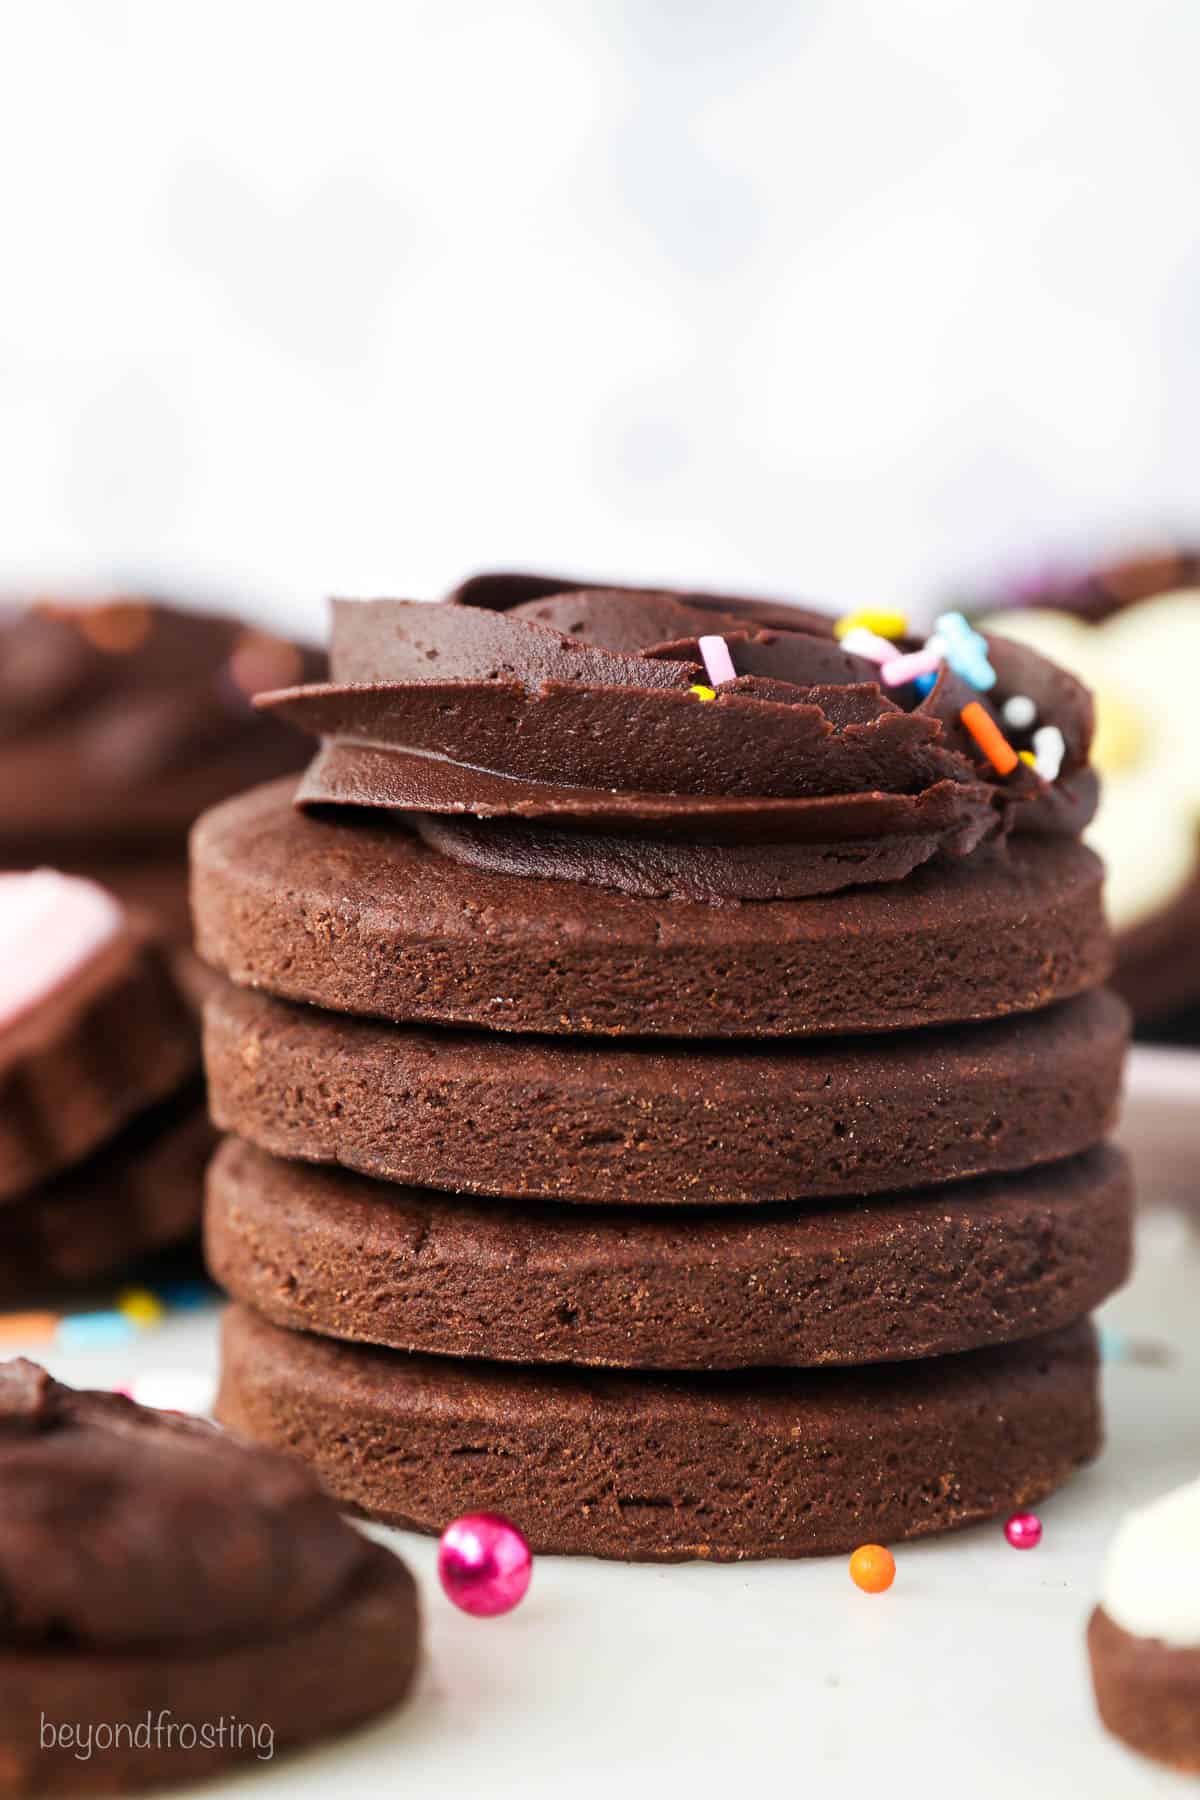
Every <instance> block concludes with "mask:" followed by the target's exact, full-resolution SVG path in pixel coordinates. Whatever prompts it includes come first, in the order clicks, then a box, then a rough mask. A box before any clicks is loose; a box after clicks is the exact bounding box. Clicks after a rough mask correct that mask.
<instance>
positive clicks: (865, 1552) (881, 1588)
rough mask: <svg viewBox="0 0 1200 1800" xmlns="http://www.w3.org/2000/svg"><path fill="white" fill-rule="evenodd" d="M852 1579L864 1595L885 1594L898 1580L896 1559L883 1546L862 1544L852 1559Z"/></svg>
mask: <svg viewBox="0 0 1200 1800" xmlns="http://www.w3.org/2000/svg"><path fill="white" fill-rule="evenodd" d="M850 1579H851V1581H852V1582H853V1583H854V1585H855V1587H857V1588H861V1589H862V1591H863V1593H864V1594H885V1593H886V1592H887V1590H888V1589H889V1588H890V1587H891V1585H892V1583H893V1581H895V1579H896V1559H895V1557H894V1556H893V1555H892V1553H891V1551H890V1550H885V1549H884V1547H883V1545H882V1544H860V1545H859V1547H858V1549H857V1550H856V1551H855V1552H854V1555H853V1556H852V1557H851V1558H850Z"/></svg>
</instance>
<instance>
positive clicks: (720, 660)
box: [697, 637, 737, 687]
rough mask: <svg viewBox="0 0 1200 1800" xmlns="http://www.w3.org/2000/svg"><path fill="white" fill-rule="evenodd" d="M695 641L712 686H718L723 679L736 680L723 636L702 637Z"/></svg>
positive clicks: (735, 672)
mask: <svg viewBox="0 0 1200 1800" xmlns="http://www.w3.org/2000/svg"><path fill="white" fill-rule="evenodd" d="M697 642H698V644H699V646H700V654H701V656H702V657H703V658H704V667H705V669H706V670H707V671H708V679H709V680H710V681H711V682H712V684H713V686H714V687H720V685H721V683H722V682H723V681H736V680H737V670H736V669H735V668H734V666H733V658H732V656H730V654H729V645H728V644H727V643H726V642H725V639H724V638H723V637H702V638H698V639H697Z"/></svg>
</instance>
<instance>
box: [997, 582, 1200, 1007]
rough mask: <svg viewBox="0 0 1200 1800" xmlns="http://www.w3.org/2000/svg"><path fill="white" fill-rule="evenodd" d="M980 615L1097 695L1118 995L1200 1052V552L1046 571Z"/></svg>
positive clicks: (1097, 844) (1100, 840)
mask: <svg viewBox="0 0 1200 1800" xmlns="http://www.w3.org/2000/svg"><path fill="white" fill-rule="evenodd" d="M973 610H974V612H975V614H976V616H977V618H978V619H979V620H981V621H982V623H983V625H984V627H985V629H987V630H989V631H996V632H1001V633H1003V635H1004V636H1006V637H1009V638H1014V639H1016V640H1018V641H1019V642H1021V643H1023V644H1028V645H1031V646H1032V647H1033V648H1034V649H1036V650H1039V651H1040V652H1041V653H1042V654H1043V655H1045V656H1048V657H1050V658H1051V659H1052V660H1053V661H1055V662H1057V663H1061V664H1062V665H1064V666H1065V667H1066V668H1068V669H1070V670H1071V671H1072V672H1073V673H1074V674H1076V675H1078V676H1079V677H1080V678H1081V679H1082V680H1083V681H1085V682H1086V683H1087V684H1088V686H1089V687H1090V688H1091V689H1092V692H1093V694H1094V695H1095V700H1096V737H1095V741H1094V743H1093V746H1092V760H1093V763H1094V764H1095V766H1096V767H1097V768H1098V769H1099V771H1100V776H1101V783H1102V791H1101V797H1100V809H1099V812H1098V813H1097V815H1096V818H1095V820H1094V821H1093V823H1092V825H1091V826H1090V827H1089V828H1088V831H1087V833H1086V837H1087V841H1088V842H1089V843H1090V844H1091V845H1092V847H1093V849H1095V850H1098V851H1099V852H1100V854H1101V855H1102V856H1103V857H1104V860H1105V862H1106V863H1107V865H1108V882H1107V889H1106V892H1107V900H1108V907H1109V912H1110V915H1111V918H1112V922H1113V925H1114V928H1115V930H1116V933H1117V971H1116V976H1115V978H1114V985H1115V986H1116V987H1117V988H1118V989H1119V990H1120V992H1121V993H1122V994H1123V995H1124V996H1125V998H1126V999H1127V1000H1128V1001H1129V1003H1130V1005H1131V1006H1132V1007H1133V1010H1134V1013H1135V1015H1136V1018H1137V1021H1138V1024H1139V1026H1140V1027H1142V1028H1143V1030H1144V1035H1147V1036H1151V1037H1169V1038H1179V1039H1181V1040H1184V1041H1189V1040H1190V1041H1200V706H1198V705H1197V699H1196V681H1195V669H1196V667H1197V665H1198V659H1200V554H1197V553H1196V552H1191V551H1179V552H1160V551H1155V552H1154V553H1152V554H1151V553H1147V554H1146V555H1144V556H1141V557H1131V558H1129V559H1127V560H1125V561H1122V562H1116V563H1112V564H1110V565H1107V566H1104V567H1098V568H1096V569H1093V570H1090V571H1087V572H1084V573H1079V572H1075V573H1060V574H1053V573H1047V574H1044V575H1042V576H1039V577H1038V578H1037V579H1036V580H1032V581H1028V582H1022V583H1014V584H1013V585H1012V586H1011V587H1010V588H1008V589H1006V590H1002V591H1001V592H999V593H997V594H996V595H994V596H992V597H991V598H990V600H989V601H988V602H987V603H986V604H984V603H980V602H977V603H976V605H975V607H974V608H973Z"/></svg>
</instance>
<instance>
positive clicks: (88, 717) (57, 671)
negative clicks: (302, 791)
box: [0, 597, 324, 860]
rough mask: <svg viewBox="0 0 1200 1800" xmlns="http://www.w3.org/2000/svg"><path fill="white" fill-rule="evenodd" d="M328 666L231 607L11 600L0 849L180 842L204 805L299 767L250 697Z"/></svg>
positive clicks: (3, 638) (1, 695)
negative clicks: (226, 613) (14, 603)
mask: <svg viewBox="0 0 1200 1800" xmlns="http://www.w3.org/2000/svg"><path fill="white" fill-rule="evenodd" d="M323 668H324V658H323V657H321V656H319V655H318V654H317V653H316V652H314V651H310V650H306V649H303V648H301V647H299V646H297V645H295V644H289V643H286V642H284V641H283V640H281V639H279V638H275V637H272V636H270V635H269V634H268V633H266V632H262V631H257V630H254V629H253V628H251V627H250V626H248V625H245V624H244V623H242V622H241V621H239V620H237V619H230V618H222V617H219V616H218V615H216V614H204V613H193V612H186V611H183V610H181V609H179V608H175V607H171V606H165V605H162V604H160V603H159V602H157V601H155V600H151V599H146V598H141V597H134V598H128V599H124V598H123V599H118V600H114V601H110V602H107V603H101V604H91V605H73V604H70V603H67V602H53V601H39V602H35V603H33V604H31V605H28V606H24V607H20V606H18V607H10V608H8V609H7V610H6V616H5V618H4V619H3V621H2V622H0V717H2V719H3V726H2V728H0V846H4V847H5V848H6V851H7V849H9V848H11V849H13V850H15V851H16V852H17V854H18V855H20V854H21V851H22V847H23V846H24V845H26V844H28V843H30V842H33V843H37V844H41V845H53V846H56V847H58V848H59V849H61V847H62V846H63V845H64V844H65V843H69V844H74V845H77V846H79V847H81V848H82V849H83V851H84V853H85V854H89V853H90V854H95V853H96V846H97V845H98V844H100V843H105V844H109V845H115V844H131V843H145V842H147V841H148V840H149V841H152V842H160V841H161V840H162V839H163V838H168V837H169V838H173V839H174V841H175V842H176V844H181V843H182V842H183V840H184V838H185V836H186V833H187V830H188V827H189V825H190V824H191V822H192V820H193V819H194V818H195V817H196V815H197V813H199V812H201V811H202V810H203V809H204V808H205V807H206V806H211V805H214V804H215V803H216V802H217V801H218V800H221V799H223V798H224V797H225V795H227V794H230V793H235V792H237V790H238V789H239V788H242V787H245V786H247V785H248V784H250V783H251V782H254V781H265V780H269V779H270V778H271V777H272V776H275V775H282V774H285V773H286V772H287V771H288V770H289V769H294V768H297V767H299V765H300V764H301V763H302V761H303V754H302V752H303V744H302V742H301V740H300V739H298V738H297V737H296V736H295V734H293V733H291V732H287V731H285V730H283V729H282V728H281V727H280V726H279V725H278V724H277V723H276V722H275V721H273V720H271V719H269V718H266V717H264V716H263V715H262V714H261V713H256V712H255V711H254V708H253V705H252V700H253V696H254V695H255V694H256V693H257V692H259V691H260V690H261V689H263V688H269V687H278V686H279V685H280V684H281V683H286V682H288V681H313V680H317V679H318V678H319V677H320V675H321V673H322V671H323ZM53 860H59V857H57V856H56V857H55V858H54V859H53Z"/></svg>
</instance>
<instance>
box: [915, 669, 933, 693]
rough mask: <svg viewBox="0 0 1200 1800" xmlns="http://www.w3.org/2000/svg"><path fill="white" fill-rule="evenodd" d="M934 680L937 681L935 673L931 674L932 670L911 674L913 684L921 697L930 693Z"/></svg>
mask: <svg viewBox="0 0 1200 1800" xmlns="http://www.w3.org/2000/svg"><path fill="white" fill-rule="evenodd" d="M936 681H937V676H936V675H935V674H933V673H932V672H931V673H930V674H928V675H914V676H913V686H914V687H915V688H916V690H917V692H918V694H920V695H921V697H922V698H924V696H925V695H926V694H932V692H933V688H934V683H935V682H936Z"/></svg>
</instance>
